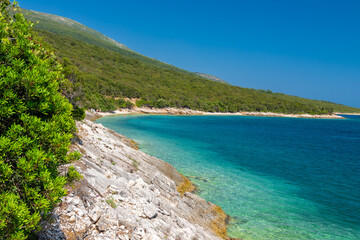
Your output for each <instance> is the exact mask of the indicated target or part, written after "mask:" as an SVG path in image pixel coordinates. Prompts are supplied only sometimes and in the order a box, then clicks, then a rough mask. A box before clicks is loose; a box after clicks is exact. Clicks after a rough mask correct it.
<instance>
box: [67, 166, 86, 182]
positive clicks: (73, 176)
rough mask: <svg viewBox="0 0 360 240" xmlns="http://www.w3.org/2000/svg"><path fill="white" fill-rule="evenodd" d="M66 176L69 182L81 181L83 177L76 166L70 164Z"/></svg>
mask: <svg viewBox="0 0 360 240" xmlns="http://www.w3.org/2000/svg"><path fill="white" fill-rule="evenodd" d="M66 178H67V181H68V182H69V183H72V182H74V181H79V180H80V179H82V178H83V176H82V175H81V174H80V173H79V172H78V171H77V170H76V168H75V167H74V166H70V167H69V169H68V171H67V174H66Z"/></svg>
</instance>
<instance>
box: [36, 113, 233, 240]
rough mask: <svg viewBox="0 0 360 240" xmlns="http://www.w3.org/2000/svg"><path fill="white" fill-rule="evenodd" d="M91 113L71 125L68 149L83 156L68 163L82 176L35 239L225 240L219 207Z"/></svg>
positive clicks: (169, 168)
mask: <svg viewBox="0 0 360 240" xmlns="http://www.w3.org/2000/svg"><path fill="white" fill-rule="evenodd" d="M96 117H97V116H96V114H91V113H88V114H87V119H88V120H84V121H82V122H78V123H77V127H78V136H79V139H77V141H76V143H75V144H74V145H73V150H77V151H80V152H81V153H82V154H83V156H82V158H81V160H79V161H77V162H75V163H73V164H72V165H74V166H75V167H76V169H77V170H78V172H79V173H81V175H82V176H83V179H81V180H80V181H78V182H75V183H74V184H73V185H72V186H69V187H68V189H69V194H68V195H67V196H66V197H64V198H63V199H62V202H61V203H60V204H59V205H58V206H57V207H56V208H55V209H54V211H53V213H51V214H50V215H49V217H48V220H47V221H45V222H43V230H42V231H41V232H40V233H39V234H38V237H39V239H76V240H77V239H86V240H90V239H109V240H110V239H121V240H123V239H124V240H125V239H127V240H130V239H131V240H140V239H147V240H160V239H169V240H170V239H171V240H182V239H183V240H193V239H194V240H195V239H197V240H200V239H204V240H210V239H214V240H216V239H230V238H229V237H228V236H227V231H226V221H227V218H228V216H227V215H226V214H225V213H224V211H223V210H222V209H221V208H220V207H219V206H216V205H214V204H213V203H210V202H207V201H206V200H204V199H202V198H200V197H199V196H197V195H195V194H193V193H191V191H192V190H193V189H194V186H193V185H192V183H191V182H190V181H189V180H188V179H187V178H185V177H184V176H183V175H181V174H180V173H178V172H177V171H176V169H175V168H174V167H173V166H172V165H170V164H168V163H166V162H164V161H162V160H160V159H157V158H155V157H152V156H150V155H147V154H145V153H143V152H141V151H139V150H137V146H136V144H135V143H134V142H133V141H132V140H129V139H127V138H126V137H124V136H122V135H120V134H117V133H115V132H114V131H112V130H110V129H107V128H105V127H103V126H102V125H101V124H97V123H94V122H92V121H90V120H89V119H95V118H96ZM67 167H68V166H63V169H62V171H63V173H64V174H65V172H66V171H67V170H66V169H67Z"/></svg>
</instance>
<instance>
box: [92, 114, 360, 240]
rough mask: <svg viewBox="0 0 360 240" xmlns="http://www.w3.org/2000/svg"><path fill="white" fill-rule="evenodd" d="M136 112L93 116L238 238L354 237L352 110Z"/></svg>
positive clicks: (357, 168)
mask: <svg viewBox="0 0 360 240" xmlns="http://www.w3.org/2000/svg"><path fill="white" fill-rule="evenodd" d="M347 117H348V118H347V119H345V120H330V119H326V120H324V119H296V118H271V117H245V116H163V115H137V116H135V115H134V116H126V117H124V116H113V117H106V118H101V119H99V120H98V122H100V123H102V124H103V125H104V126H106V127H109V128H111V129H113V130H115V131H117V132H119V133H121V134H124V135H125V136H127V137H129V138H132V139H134V140H135V141H137V142H138V143H140V147H141V150H142V151H144V152H146V153H149V154H151V155H153V156H156V157H158V158H161V159H163V160H165V161H167V162H169V163H171V164H172V165H174V166H175V167H176V168H177V169H178V170H179V171H180V172H181V173H183V174H184V175H186V176H188V177H190V179H191V180H192V181H193V182H194V183H195V184H196V185H198V186H199V189H200V191H199V193H198V194H199V195H200V196H202V197H204V198H205V199H207V200H209V201H212V202H214V203H215V204H218V205H220V206H221V207H222V208H223V209H224V210H225V211H226V213H228V214H229V215H231V216H232V217H233V219H232V221H231V224H230V226H229V229H228V230H229V233H230V235H232V236H234V237H241V238H243V239H245V240H246V239H360V117H359V116H347Z"/></svg>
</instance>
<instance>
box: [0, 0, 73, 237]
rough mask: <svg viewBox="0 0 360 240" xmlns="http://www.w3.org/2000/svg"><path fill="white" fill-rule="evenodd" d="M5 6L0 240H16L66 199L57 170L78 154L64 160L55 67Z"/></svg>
mask: <svg viewBox="0 0 360 240" xmlns="http://www.w3.org/2000/svg"><path fill="white" fill-rule="evenodd" d="M9 4H10V2H9V0H1V1H0V8H1V11H0V40H1V43H0V199H1V201H0V239H16V240H21V239H26V238H27V237H28V236H29V235H30V234H32V233H33V232H35V231H36V230H38V223H39V221H40V219H41V218H42V217H43V216H45V214H46V213H47V212H49V211H50V210H51V209H52V208H53V207H54V206H55V204H56V203H58V202H59V200H60V198H61V197H62V196H64V195H65V193H66V190H65V189H64V188H63V186H64V185H65V184H66V178H65V177H61V176H59V173H58V171H57V168H58V166H59V165H60V164H64V163H68V162H70V161H72V160H74V159H75V158H77V154H76V153H74V154H68V151H69V146H70V139H71V137H72V133H73V132H74V130H75V123H74V121H73V119H72V115H71V112H72V106H71V104H70V103H69V102H68V100H67V99H66V98H65V97H64V96H63V95H62V94H61V91H62V90H61V89H62V86H63V85H65V84H66V81H65V80H64V77H63V75H62V74H61V66H60V63H59V62H58V61H57V58H56V57H55V55H54V54H53V53H51V52H49V51H47V50H46V49H45V48H43V47H42V46H41V44H39V43H38V42H36V41H34V40H33V36H32V33H31V28H32V25H33V24H32V23H30V22H28V21H27V20H25V19H24V17H23V15H22V14H20V13H17V14H15V15H14V17H13V18H11V17H10V16H9V15H8V13H7V11H6V8H7V7H8V6H9ZM15 8H16V7H15Z"/></svg>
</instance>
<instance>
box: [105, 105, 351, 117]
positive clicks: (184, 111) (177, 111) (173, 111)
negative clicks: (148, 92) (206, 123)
mask: <svg viewBox="0 0 360 240" xmlns="http://www.w3.org/2000/svg"><path fill="white" fill-rule="evenodd" d="M98 114H100V115H101V116H109V115H115V114H165V115H229V116H232V115H234V116H262V117H290V118H320V119H344V117H342V116H339V115H336V114H324V115H311V114H285V113H273V112H237V113H221V112H203V111H198V110H192V109H188V108H147V107H142V108H138V107H134V108H133V109H119V110H116V111H114V112H112V113H109V112H99V113H98Z"/></svg>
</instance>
